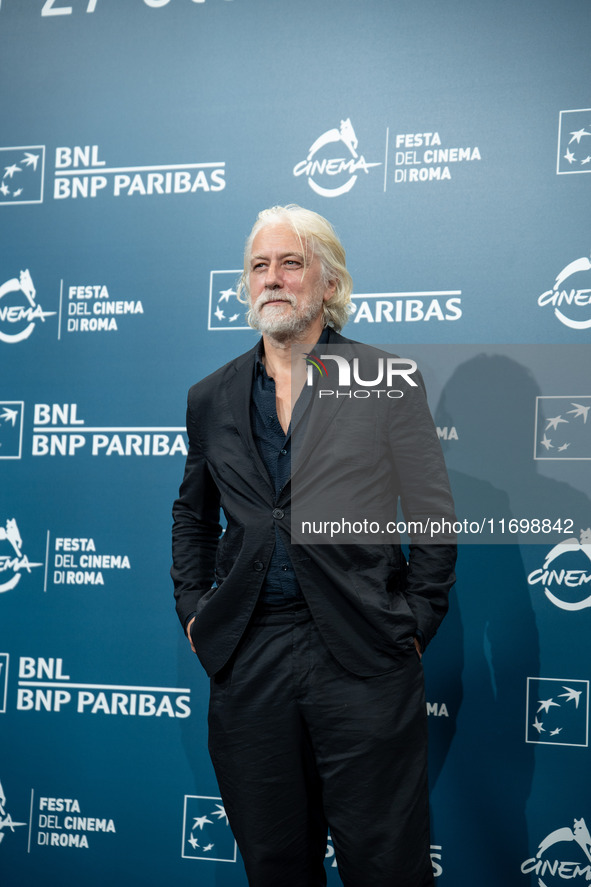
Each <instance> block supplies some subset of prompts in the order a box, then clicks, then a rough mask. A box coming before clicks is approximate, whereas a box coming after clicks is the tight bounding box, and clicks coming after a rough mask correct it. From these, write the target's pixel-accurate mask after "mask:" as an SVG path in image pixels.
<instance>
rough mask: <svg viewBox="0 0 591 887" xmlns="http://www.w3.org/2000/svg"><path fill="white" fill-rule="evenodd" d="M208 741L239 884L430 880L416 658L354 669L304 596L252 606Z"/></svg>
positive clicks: (218, 682) (223, 678)
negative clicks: (332, 878) (274, 607)
mask: <svg viewBox="0 0 591 887" xmlns="http://www.w3.org/2000/svg"><path fill="white" fill-rule="evenodd" d="M209 750H210V754H211V758H212V761H213V764H214V768H215V771H216V776H217V779H218V783H219V788H220V792H221V796H222V800H223V802H224V806H225V809H226V813H227V814H228V817H229V821H230V826H231V828H232V831H233V833H234V836H235V838H236V841H237V843H238V847H239V848H240V852H241V854H242V857H243V859H244V863H245V867H246V873H247V875H248V880H249V884H250V887H321V885H324V884H326V875H325V870H324V865H323V860H324V855H325V850H326V843H327V828H328V827H330V831H331V835H332V840H333V844H334V848H335V855H336V860H337V864H338V870H339V875H340V877H341V880H342V881H343V884H344V885H345V887H430V885H433V883H434V882H433V876H432V867H431V860H430V856H429V806H428V795H427V716H426V706H425V696H424V687H423V673H422V666H421V664H420V662H419V658H418V655H417V654H416V651H415V650H414V647H413V648H412V649H411V648H410V646H409V651H408V655H407V656H403V657H402V659H401V662H400V667H399V668H397V669H396V670H395V671H393V672H391V673H389V674H387V675H381V676H379V677H371V678H360V677H356V676H355V675H352V674H350V673H349V672H347V671H345V670H344V669H343V668H342V667H341V666H340V665H339V664H338V663H337V662H336V660H335V659H334V658H333V657H332V656H331V654H330V653H329V651H328V650H327V648H326V646H325V645H324V643H323V641H322V639H321V637H320V636H319V634H318V630H317V628H316V626H315V625H314V622H313V620H312V618H311V616H310V613H309V611H308V609H307V608H306V607H303V608H299V609H295V610H292V611H290V612H275V613H273V612H271V613H269V612H261V613H260V614H257V615H255V618H254V619H253V621H252V623H251V625H250V626H249V629H248V631H247V634H246V636H245V637H244V639H243V641H242V642H241V644H240V647H239V649H238V651H237V653H236V654H235V656H234V657H233V659H232V661H231V662H230V663H229V664H228V666H226V667H225V668H224V669H223V670H222V671H221V672H220V673H219V674H218V675H216V676H215V677H214V678H212V681H211V699H210V707H209Z"/></svg>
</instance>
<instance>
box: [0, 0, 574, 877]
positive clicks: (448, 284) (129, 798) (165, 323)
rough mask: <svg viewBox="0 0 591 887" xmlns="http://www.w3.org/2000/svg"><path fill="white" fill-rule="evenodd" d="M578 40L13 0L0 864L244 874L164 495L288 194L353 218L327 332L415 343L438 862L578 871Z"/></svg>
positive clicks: (331, 866) (0, 520) (449, 10)
mask: <svg viewBox="0 0 591 887" xmlns="http://www.w3.org/2000/svg"><path fill="white" fill-rule="evenodd" d="M590 46H591V8H590V5H589V3H588V2H587V0H566V2H565V0H535V2H534V0H520V2H515V0H510V2H509V0H496V2H492V0H471V2H468V0H447V2H445V3H441V2H435V0H412V2H411V0H396V2H394V0H365V2H363V3H361V2H358V0H2V2H1V3H0V48H1V52H0V71H1V78H2V79H1V83H2V97H1V105H0V107H1V126H0V132H1V136H0V224H1V229H0V230H1V232H2V236H1V240H0V872H1V875H0V877H1V879H2V884H3V885H6V887H28V885H31V884H34V883H37V882H39V883H44V884H48V885H58V884H59V885H60V887H79V885H81V884H84V885H86V887H98V885H103V884H105V883H107V882H108V883H110V884H112V885H113V887H120V885H121V887H123V885H135V884H138V885H139V884H141V885H145V887H160V885H164V884H168V883H174V884H176V885H179V887H180V885H183V884H186V885H189V884H199V885H203V887H245V885H246V878H245V874H244V869H243V866H242V863H241V861H240V856H239V854H238V853H237V850H236V846H235V843H234V839H233V836H232V834H231V831H230V828H229V826H228V821H227V819H226V816H225V811H224V807H223V804H222V802H221V799H220V797H219V792H218V788H217V785H216V782H215V778H214V775H213V770H212V767H211V764H210V762H209V758H208V754H207V735H206V714H207V701H208V681H207V679H206V676H205V674H204V673H203V671H202V670H201V668H200V666H199V663H198V661H197V660H196V659H195V657H194V656H193V654H192V653H191V651H190V648H189V645H188V643H187V641H186V640H185V638H184V636H183V633H182V630H181V627H180V626H179V624H178V622H177V620H176V616H175V614H174V610H173V599H172V588H171V583H170V579H169V575H168V570H169V566H170V542H169V539H170V527H171V517H170V509H171V504H172V501H173V499H174V498H175V496H176V493H177V490H178V485H179V482H180V479H181V476H182V471H183V465H184V457H185V455H186V452H187V438H186V434H185V427H184V422H185V398H186V391H187V389H188V387H189V386H190V385H191V384H192V383H194V382H196V381H197V380H199V379H200V378H202V377H204V376H205V375H207V374H208V373H210V372H211V371H213V370H214V369H215V368H217V367H218V366H220V365H221V364H222V363H225V362H226V361H227V360H230V359H231V358H232V357H234V356H237V355H238V354H240V353H242V352H244V351H246V350H247V349H248V348H250V347H251V346H252V345H253V344H254V342H255V341H256V334H255V333H253V332H252V331H251V330H249V328H248V327H247V325H246V322H245V312H244V306H243V305H242V304H240V303H239V302H238V301H237V298H236V282H237V276H238V273H239V270H240V268H241V264H242V249H243V243H244V239H245V237H246V235H247V233H248V231H249V230H250V227H251V225H252V223H253V221H254V218H255V217H256V214H257V213H258V211H259V210H260V209H262V208H264V207H267V206H270V205H273V204H286V203H292V202H295V203H299V204H302V205H303V206H307V207H309V208H311V209H314V210H316V211H318V212H320V213H322V214H323V215H325V216H326V217H327V218H329V219H330V220H331V221H332V222H333V224H334V225H335V227H336V229H337V232H338V233H339V235H340V237H341V239H342V241H343V243H344V245H345V247H346V249H347V255H348V262H349V267H350V270H351V273H352V275H353V279H354V283H355V295H354V299H353V313H352V314H351V318H350V321H349V323H348V325H347V327H346V328H345V330H344V332H345V334H346V335H348V336H349V337H350V338H353V339H357V340H359V341H362V342H367V343H370V344H372V343H373V344H379V345H380V346H382V347H384V348H388V349H390V350H393V351H396V352H397V353H399V354H402V355H404V356H409V357H413V358H415V359H416V360H417V361H418V362H419V364H420V367H421V368H422V370H423V373H424V376H425V379H426V382H427V386H428V391H429V398H430V404H431V408H432V412H433V415H434V418H435V423H436V425H437V428H438V434H439V437H440V439H441V442H442V446H443V449H444V452H445V456H446V459H447V461H448V467H449V471H450V477H451V480H452V484H453V488H454V493H455V498H456V503H457V513H458V527H457V529H458V530H459V533H460V539H461V543H462V544H461V550H460V558H459V563H458V579H457V585H456V587H455V590H454V592H453V594H452V599H451V607H450V613H449V616H448V617H447V619H446V621H445V622H444V624H443V627H442V629H441V631H440V633H439V635H438V636H437V637H436V639H435V640H434V641H433V643H432V645H431V646H430V647H429V649H428V651H427V653H426V654H425V657H424V664H425V672H426V679H427V690H428V706H427V710H428V714H429V723H430V731H431V733H430V736H431V746H430V754H431V784H432V794H431V814H432V861H433V871H434V874H435V877H436V883H437V884H438V885H440V887H469V885H473V884H475V883H478V884H479V885H482V887H499V885H503V887H505V885H509V887H530V885H536V887H556V885H559V884H562V883H563V882H565V881H568V883H569V884H570V883H572V884H573V885H581V887H582V885H583V884H586V883H588V882H589V880H590V879H591V835H590V831H591V777H590V774H591V758H590V751H589V681H590V680H591V660H590V657H589V650H588V638H589V633H590V629H591V563H590V561H591V471H590V468H591V360H590V350H589V348H590V343H591V55H590ZM370 395H371V392H370V393H369V394H368V396H370ZM326 867H327V873H328V882H329V884H330V885H338V884H340V880H339V878H338V870H337V868H336V864H335V860H334V852H333V848H332V845H331V843H330V840H329V843H328V846H327V851H326ZM360 887H363V885H360Z"/></svg>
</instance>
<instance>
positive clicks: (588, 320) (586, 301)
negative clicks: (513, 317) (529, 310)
mask: <svg viewBox="0 0 591 887" xmlns="http://www.w3.org/2000/svg"><path fill="white" fill-rule="evenodd" d="M590 271H591V259H589V258H588V257H587V256H581V258H580V259H575V260H574V261H573V262H569V264H568V265H566V266H565V267H564V268H563V269H562V271H561V272H560V273H559V274H558V275H557V277H556V280H555V282H554V286H553V287H552V289H551V290H546V292H544V293H542V295H541V296H539V297H538V305H539V307H540V308H545V307H546V306H551V307H553V308H554V316H555V317H556V319H557V320H559V321H560V323H562V324H564V326H567V327H570V329H571V330H588V329H591V274H590V273H589V272H590ZM581 308H585V309H587V310H586V311H585V312H584V313H583V317H582V318H581V316H580V315H581V313H582V312H580V311H579V309H581ZM577 314H579V317H577V316H576V315H577Z"/></svg>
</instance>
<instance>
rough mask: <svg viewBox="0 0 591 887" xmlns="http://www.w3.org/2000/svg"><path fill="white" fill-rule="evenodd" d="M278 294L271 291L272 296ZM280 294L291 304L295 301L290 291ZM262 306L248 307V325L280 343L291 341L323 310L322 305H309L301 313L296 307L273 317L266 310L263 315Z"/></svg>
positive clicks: (274, 296)
mask: <svg viewBox="0 0 591 887" xmlns="http://www.w3.org/2000/svg"><path fill="white" fill-rule="evenodd" d="M278 295H279V293H273V294H272V297H273V298H277V296H278ZM281 295H282V296H287V297H288V299H289V300H290V302H291V304H292V305H293V303H294V302H295V297H294V296H292V294H291V293H288V292H284V293H281ZM270 296H271V294H270ZM262 308H263V305H259V306H258V307H257V309H256V311H255V309H254V308H251V309H250V311H249V322H250V325H251V326H252V327H253V329H255V330H258V331H259V332H260V333H262V334H263V335H264V336H268V337H269V338H270V339H274V340H275V341H276V342H279V343H280V344H285V343H287V342H291V341H293V340H294V339H296V338H297V337H298V336H300V335H302V334H303V333H305V332H306V330H307V329H308V327H309V326H310V324H311V323H313V321H315V320H316V318H317V317H318V316H319V314H321V313H322V310H323V306H322V305H320V306H315V305H309V306H308V308H307V309H306V310H305V311H304V312H303V314H302V313H298V311H297V308H296V310H295V311H292V312H291V313H290V314H289V315H288V316H287V317H284V316H282V317H280V316H277V317H273V316H271V313H270V312H267V316H263V311H262V310H261V309H262Z"/></svg>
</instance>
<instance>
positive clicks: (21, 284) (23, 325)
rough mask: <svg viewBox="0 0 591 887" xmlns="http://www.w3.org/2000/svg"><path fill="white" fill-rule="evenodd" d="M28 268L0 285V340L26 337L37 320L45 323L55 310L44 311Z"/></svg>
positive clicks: (17, 340) (15, 340)
mask: <svg viewBox="0 0 591 887" xmlns="http://www.w3.org/2000/svg"><path fill="white" fill-rule="evenodd" d="M36 295H37V293H36V290H35V286H34V284H33V281H32V279H31V275H30V273H29V271H28V270H25V271H21V273H20V275H19V277H13V278H11V279H10V280H7V281H6V282H5V283H3V284H2V285H1V286H0V342H7V343H8V344H13V343H15V342H22V341H23V340H24V339H28V338H29V336H30V335H31V333H32V332H33V330H34V329H35V324H36V323H37V322H38V321H41V322H42V323H45V318H46V317H51V316H52V315H54V314H55V311H44V310H43V309H42V307H41V305H38V304H37V303H36V302H35V296H36Z"/></svg>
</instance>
